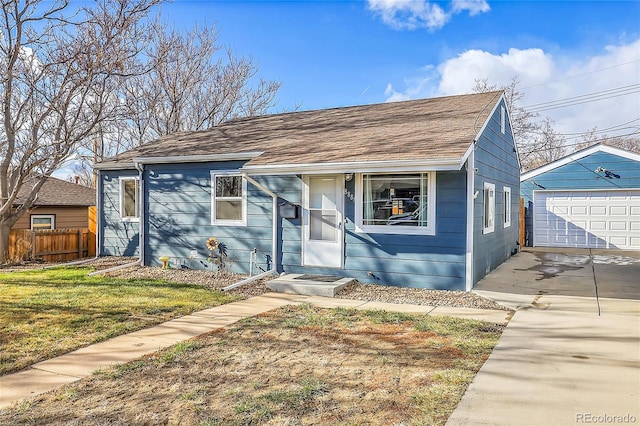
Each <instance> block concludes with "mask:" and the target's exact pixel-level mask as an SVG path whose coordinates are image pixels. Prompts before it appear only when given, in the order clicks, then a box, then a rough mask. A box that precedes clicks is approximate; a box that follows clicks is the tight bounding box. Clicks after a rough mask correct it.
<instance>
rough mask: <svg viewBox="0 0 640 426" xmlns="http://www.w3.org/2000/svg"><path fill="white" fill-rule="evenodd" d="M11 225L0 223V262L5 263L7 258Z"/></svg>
mask: <svg viewBox="0 0 640 426" xmlns="http://www.w3.org/2000/svg"><path fill="white" fill-rule="evenodd" d="M10 233H11V225H7V224H0V263H7V262H8V261H10V260H11V259H9V234H10Z"/></svg>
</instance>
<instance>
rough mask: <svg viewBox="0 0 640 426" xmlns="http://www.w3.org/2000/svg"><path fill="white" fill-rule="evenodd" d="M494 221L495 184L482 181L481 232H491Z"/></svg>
mask: <svg viewBox="0 0 640 426" xmlns="http://www.w3.org/2000/svg"><path fill="white" fill-rule="evenodd" d="M495 222H496V186H495V185H494V184H493V183H488V182H485V183H484V214H483V229H482V233H483V234H489V233H491V232H493V230H494V228H495Z"/></svg>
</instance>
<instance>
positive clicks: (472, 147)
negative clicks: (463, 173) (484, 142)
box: [460, 139, 477, 168]
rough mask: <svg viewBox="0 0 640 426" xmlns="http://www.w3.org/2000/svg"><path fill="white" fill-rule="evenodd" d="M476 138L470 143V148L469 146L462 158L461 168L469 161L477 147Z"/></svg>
mask: <svg viewBox="0 0 640 426" xmlns="http://www.w3.org/2000/svg"><path fill="white" fill-rule="evenodd" d="M476 140H477V139H476ZM476 140H474V141H473V143H472V144H471V145H469V148H467V151H466V152H465V153H464V155H463V156H462V159H461V160H460V168H462V166H464V163H465V162H466V161H467V158H469V156H470V155H471V153H472V152H473V151H474V150H475V148H476Z"/></svg>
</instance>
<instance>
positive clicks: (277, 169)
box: [240, 158, 463, 175]
mask: <svg viewBox="0 0 640 426" xmlns="http://www.w3.org/2000/svg"><path fill="white" fill-rule="evenodd" d="M462 164H463V163H462ZM461 167H462V166H461V162H460V158H450V159H443V160H401V161H398V160H396V161H370V162H362V163H354V162H344V163H319V164H274V165H266V166H251V165H249V166H244V167H242V168H241V169H240V171H242V172H245V173H247V174H251V175H272V174H282V175H295V174H323V173H374V172H423V171H424V172H431V171H445V170H446V171H449V170H460V168H461Z"/></svg>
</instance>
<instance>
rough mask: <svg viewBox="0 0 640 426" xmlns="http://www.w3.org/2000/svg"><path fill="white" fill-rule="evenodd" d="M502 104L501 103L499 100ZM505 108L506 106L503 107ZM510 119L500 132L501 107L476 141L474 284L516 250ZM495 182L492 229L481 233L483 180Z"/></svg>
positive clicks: (516, 173)
mask: <svg viewBox="0 0 640 426" xmlns="http://www.w3.org/2000/svg"><path fill="white" fill-rule="evenodd" d="M501 105H502V106H505V105H504V102H503V101H501ZM505 108H506V106H505ZM511 135H512V133H511V129H510V126H509V121H508V120H507V126H506V131H505V133H504V134H503V133H502V132H501V129H500V106H498V108H496V109H495V111H494V113H493V114H492V115H491V117H490V118H489V121H488V123H487V126H486V127H485V130H484V132H483V133H482V135H480V137H479V138H478V141H477V143H476V147H475V151H474V157H475V168H476V169H477V172H476V173H475V177H474V192H476V191H477V193H478V196H477V197H476V198H475V200H474V208H473V212H474V217H473V232H474V235H473V283H474V284H475V283H477V282H478V281H479V280H480V279H482V278H483V277H484V276H485V275H487V274H488V273H489V272H490V271H492V270H494V269H495V268H496V267H497V266H498V265H500V264H501V263H502V262H504V261H505V260H506V259H507V258H509V256H511V254H512V253H513V252H514V251H515V250H516V249H517V241H518V223H519V220H518V217H519V211H520V168H519V165H518V160H517V154H516V150H515V145H514V142H513V138H512V136H511ZM485 182H487V183H492V184H494V185H495V225H494V231H493V232H491V233H488V234H483V214H484V183H485ZM505 186H507V187H510V188H511V226H509V227H508V228H504V226H503V225H504V223H505V217H504V214H503V211H504V202H503V200H504V190H503V187H505Z"/></svg>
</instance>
